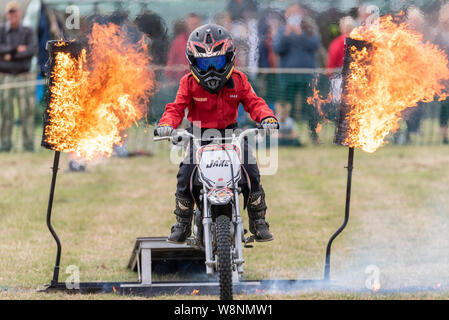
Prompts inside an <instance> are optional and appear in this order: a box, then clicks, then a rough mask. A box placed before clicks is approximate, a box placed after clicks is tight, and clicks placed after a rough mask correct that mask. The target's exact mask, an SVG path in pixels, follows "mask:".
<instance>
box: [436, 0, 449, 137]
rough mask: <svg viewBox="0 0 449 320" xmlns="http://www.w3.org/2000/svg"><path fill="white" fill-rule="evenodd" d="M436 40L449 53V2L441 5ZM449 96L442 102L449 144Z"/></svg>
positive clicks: (444, 133) (442, 123) (443, 130)
mask: <svg viewBox="0 0 449 320" xmlns="http://www.w3.org/2000/svg"><path fill="white" fill-rule="evenodd" d="M438 22H439V24H438V27H437V32H436V34H437V36H436V39H435V42H436V43H437V44H438V45H439V46H440V48H441V49H442V50H444V51H445V52H446V54H447V55H449V4H445V5H443V6H441V9H440V15H439V19H438ZM448 122H449V98H448V99H446V100H444V101H442V102H441V111H440V128H441V138H442V140H443V143H444V144H449V137H448Z"/></svg>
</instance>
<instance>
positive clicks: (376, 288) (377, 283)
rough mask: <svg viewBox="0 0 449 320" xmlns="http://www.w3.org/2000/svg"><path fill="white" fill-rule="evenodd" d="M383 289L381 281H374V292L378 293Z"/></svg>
mask: <svg viewBox="0 0 449 320" xmlns="http://www.w3.org/2000/svg"><path fill="white" fill-rule="evenodd" d="M380 289H381V285H380V282H379V280H374V282H373V286H372V290H373V292H378V291H379V290H380Z"/></svg>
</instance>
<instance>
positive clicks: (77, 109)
mask: <svg viewBox="0 0 449 320" xmlns="http://www.w3.org/2000/svg"><path fill="white" fill-rule="evenodd" d="M88 39H89V47H88V50H86V49H83V50H82V52H81V54H80V55H79V57H73V56H72V55H71V54H70V53H63V52H58V53H57V54H56V57H55V67H54V69H53V72H52V77H53V83H52V86H51V88H50V89H49V90H50V94H51V99H50V105H49V109H48V110H49V111H48V112H49V118H50V125H49V126H46V130H45V136H46V142H47V143H50V144H52V145H53V146H54V149H55V150H57V151H65V152H74V153H76V154H77V155H78V156H79V157H82V158H85V159H87V160H90V159H93V158H95V157H100V156H110V155H111V154H112V151H113V147H114V145H119V144H121V143H122V142H123V141H122V140H123V138H122V135H123V131H124V130H126V129H127V128H129V127H130V126H131V125H132V124H133V123H136V122H137V121H138V120H140V119H141V118H142V117H144V116H145V115H146V114H147V112H148V102H149V97H150V95H151V93H152V91H153V88H154V85H155V82H154V74H153V72H152V71H151V70H150V69H149V62H150V59H149V54H148V49H147V46H146V44H145V39H144V38H142V39H141V40H140V41H138V42H137V43H130V42H129V40H128V37H127V34H126V32H124V31H123V30H122V29H121V28H120V27H119V26H117V25H114V24H108V25H99V24H95V25H94V26H93V29H92V33H91V34H90V35H89V37H88Z"/></svg>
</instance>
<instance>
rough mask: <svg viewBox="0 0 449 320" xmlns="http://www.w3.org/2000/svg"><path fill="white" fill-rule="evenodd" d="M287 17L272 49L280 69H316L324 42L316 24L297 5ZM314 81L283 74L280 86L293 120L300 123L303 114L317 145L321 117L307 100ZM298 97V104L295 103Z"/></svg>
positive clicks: (291, 6)
mask: <svg viewBox="0 0 449 320" xmlns="http://www.w3.org/2000/svg"><path fill="white" fill-rule="evenodd" d="M284 16H285V20H286V24H285V25H283V26H281V27H280V28H279V30H278V32H277V34H276V36H275V38H274V42H273V48H274V50H275V52H276V53H277V54H278V55H279V66H280V68H307V69H313V68H316V67H317V61H316V55H317V52H318V49H319V47H320V42H321V38H320V36H319V34H318V31H317V29H318V28H317V26H316V24H315V22H314V21H313V19H312V18H311V17H310V16H307V15H304V10H303V9H302V8H301V6H300V5H298V4H293V5H290V6H289V7H288V8H287V9H286V10H285V14H284ZM312 78H313V76H312V74H311V73H301V74H281V75H280V81H279V82H280V86H281V91H282V92H283V98H284V99H285V100H287V101H288V102H290V103H291V105H292V106H294V108H293V116H294V117H295V118H296V119H298V118H299V117H298V114H299V113H300V112H301V115H302V116H303V117H304V118H305V120H307V121H308V124H309V129H310V134H311V138H312V141H313V143H315V144H316V143H318V135H317V133H316V128H317V125H318V120H319V115H318V112H317V111H316V110H315V109H314V108H313V106H312V105H310V104H308V103H307V97H309V96H310V95H311V89H310V84H311V82H312ZM298 94H299V96H300V99H299V103H295V102H296V101H295V100H296V97H297V95H298ZM299 110H300V112H299Z"/></svg>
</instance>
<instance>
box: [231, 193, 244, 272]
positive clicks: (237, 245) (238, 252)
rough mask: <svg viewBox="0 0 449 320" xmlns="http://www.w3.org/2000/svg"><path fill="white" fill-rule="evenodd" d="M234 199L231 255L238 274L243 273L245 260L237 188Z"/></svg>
mask: <svg viewBox="0 0 449 320" xmlns="http://www.w3.org/2000/svg"><path fill="white" fill-rule="evenodd" d="M234 199H235V205H234V214H233V217H234V218H235V221H234V223H235V233H234V252H233V254H232V255H233V260H234V263H235V265H236V266H237V272H238V273H239V274H242V273H243V263H244V262H245V260H244V259H243V249H242V243H243V234H244V227H243V220H242V217H240V205H239V192H238V190H234Z"/></svg>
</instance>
